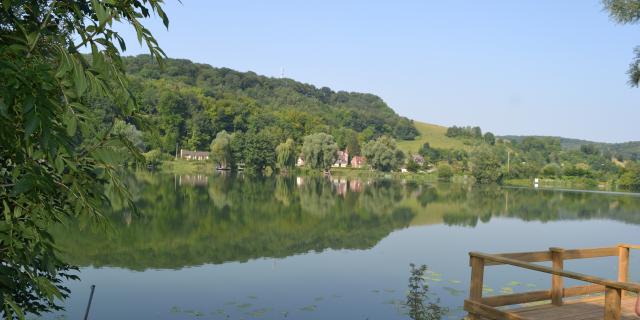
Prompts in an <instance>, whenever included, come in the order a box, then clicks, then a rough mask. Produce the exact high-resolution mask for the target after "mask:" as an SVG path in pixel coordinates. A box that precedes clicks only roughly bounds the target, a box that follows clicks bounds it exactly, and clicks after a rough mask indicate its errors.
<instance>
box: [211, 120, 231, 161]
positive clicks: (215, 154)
mask: <svg viewBox="0 0 640 320" xmlns="http://www.w3.org/2000/svg"><path fill="white" fill-rule="evenodd" d="M211 158H212V159H213V161H215V162H216V163H217V164H218V167H219V168H221V169H227V168H230V167H231V168H233V153H232V151H231V135H230V134H228V133H227V132H226V131H224V130H222V131H220V132H218V134H217V135H216V138H215V139H213V141H212V142H211Z"/></svg>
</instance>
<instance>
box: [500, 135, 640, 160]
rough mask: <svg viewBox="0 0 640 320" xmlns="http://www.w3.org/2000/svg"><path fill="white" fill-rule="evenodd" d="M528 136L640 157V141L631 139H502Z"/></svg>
mask: <svg viewBox="0 0 640 320" xmlns="http://www.w3.org/2000/svg"><path fill="white" fill-rule="evenodd" d="M527 137H533V138H556V139H559V140H560V145H561V146H562V148H563V149H565V150H580V147H581V146H583V145H590V146H594V147H596V149H598V150H600V151H601V152H604V153H607V154H611V155H615V156H617V157H619V158H622V159H628V160H636V159H640V141H629V142H622V143H606V142H594V141H589V140H582V139H573V138H564V137H547V136H516V135H509V136H501V137H500V138H502V139H507V140H512V141H516V142H522V141H523V140H524V139H525V138H527Z"/></svg>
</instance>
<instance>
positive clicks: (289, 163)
mask: <svg viewBox="0 0 640 320" xmlns="http://www.w3.org/2000/svg"><path fill="white" fill-rule="evenodd" d="M295 164H296V145H295V142H294V141H293V139H291V138H289V139H287V141H285V142H283V143H281V144H279V145H278V146H277V147H276V165H277V167H278V168H280V169H281V170H283V169H284V170H286V169H289V168H292V167H293V166H294V165H295Z"/></svg>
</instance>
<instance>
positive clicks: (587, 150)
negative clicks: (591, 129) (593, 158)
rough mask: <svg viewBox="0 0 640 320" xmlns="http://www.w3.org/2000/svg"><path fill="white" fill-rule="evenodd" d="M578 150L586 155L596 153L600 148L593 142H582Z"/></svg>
mask: <svg viewBox="0 0 640 320" xmlns="http://www.w3.org/2000/svg"><path fill="white" fill-rule="evenodd" d="M580 151H582V153H584V154H586V155H597V154H599V153H600V150H598V148H597V147H596V146H595V145H593V144H583V145H581V146H580Z"/></svg>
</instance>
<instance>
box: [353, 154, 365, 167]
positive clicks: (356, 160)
mask: <svg viewBox="0 0 640 320" xmlns="http://www.w3.org/2000/svg"><path fill="white" fill-rule="evenodd" d="M364 162H365V159H364V157H363V156H353V158H351V167H352V168H362V166H364Z"/></svg>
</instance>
